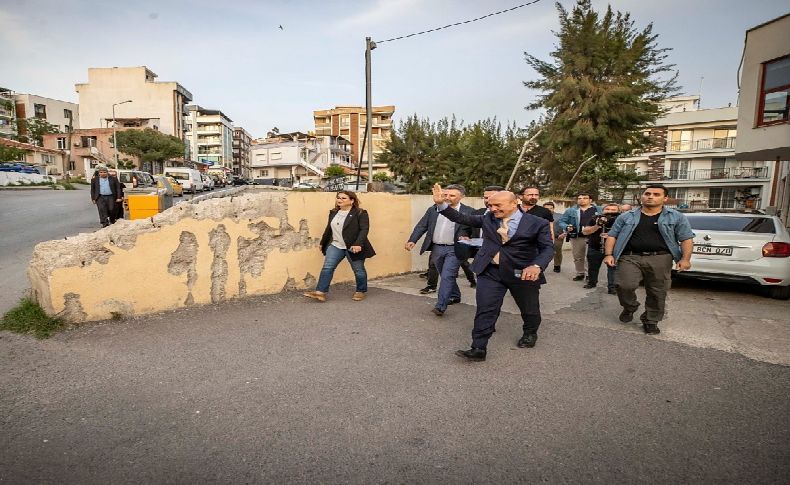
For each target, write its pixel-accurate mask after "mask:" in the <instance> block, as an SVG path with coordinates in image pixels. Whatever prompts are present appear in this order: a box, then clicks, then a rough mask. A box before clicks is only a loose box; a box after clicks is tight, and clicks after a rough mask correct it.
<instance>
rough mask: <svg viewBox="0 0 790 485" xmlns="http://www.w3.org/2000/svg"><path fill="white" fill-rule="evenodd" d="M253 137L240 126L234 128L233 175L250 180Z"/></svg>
mask: <svg viewBox="0 0 790 485" xmlns="http://www.w3.org/2000/svg"><path fill="white" fill-rule="evenodd" d="M251 142H252V136H251V135H250V134H249V133H247V130H245V129H244V128H242V127H240V126H236V127H234V128H233V175H236V176H237V177H241V178H245V179H247V178H250V143H251Z"/></svg>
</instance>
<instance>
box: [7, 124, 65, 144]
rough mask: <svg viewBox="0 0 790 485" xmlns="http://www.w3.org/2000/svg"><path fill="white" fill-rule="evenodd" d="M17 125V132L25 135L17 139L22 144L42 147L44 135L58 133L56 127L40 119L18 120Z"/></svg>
mask: <svg viewBox="0 0 790 485" xmlns="http://www.w3.org/2000/svg"><path fill="white" fill-rule="evenodd" d="M18 123H19V125H20V130H19V131H20V132H22V131H24V132H25V133H26V134H25V135H19V136H18V137H17V138H18V139H19V141H21V142H23V143H30V144H32V145H38V146H42V145H43V144H44V135H49V134H51V133H60V130H59V129H58V127H57V126H55V125H53V124H52V123H50V122H48V121H47V120H44V119H41V118H27V119H21V120H18Z"/></svg>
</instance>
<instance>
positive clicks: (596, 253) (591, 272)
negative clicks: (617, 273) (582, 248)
mask: <svg viewBox="0 0 790 485" xmlns="http://www.w3.org/2000/svg"><path fill="white" fill-rule="evenodd" d="M603 258H604V255H603V250H601V249H600V248H596V247H595V246H587V282H588V283H595V284H598V273H600V271H601V265H602V264H603ZM606 286H607V287H608V288H609V289H610V290H612V289H614V268H612V267H610V266H607V267H606Z"/></svg>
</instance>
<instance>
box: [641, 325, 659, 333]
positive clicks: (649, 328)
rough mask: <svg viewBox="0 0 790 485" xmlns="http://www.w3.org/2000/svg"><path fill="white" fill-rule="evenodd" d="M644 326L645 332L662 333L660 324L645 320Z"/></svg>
mask: <svg viewBox="0 0 790 485" xmlns="http://www.w3.org/2000/svg"><path fill="white" fill-rule="evenodd" d="M642 326H643V327H644V329H645V333H646V334H648V335H657V334H659V333H661V330H659V329H658V324H655V323H648V322H645V323H644V324H643V325H642Z"/></svg>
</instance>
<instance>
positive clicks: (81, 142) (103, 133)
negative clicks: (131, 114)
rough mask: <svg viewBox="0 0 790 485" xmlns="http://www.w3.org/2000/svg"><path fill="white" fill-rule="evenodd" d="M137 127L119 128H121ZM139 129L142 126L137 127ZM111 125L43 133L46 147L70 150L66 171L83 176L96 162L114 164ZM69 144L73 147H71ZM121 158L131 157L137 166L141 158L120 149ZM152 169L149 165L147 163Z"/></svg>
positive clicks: (64, 171) (67, 173) (76, 175)
mask: <svg viewBox="0 0 790 485" xmlns="http://www.w3.org/2000/svg"><path fill="white" fill-rule="evenodd" d="M127 129H134V128H118V131H122V130H127ZM138 129H139V128H138ZM112 141H113V138H112V128H85V129H78V130H74V131H73V132H71V133H55V134H51V135H44V148H48V149H51V150H61V151H63V152H64V153H67V154H68V158H67V159H66V160H65V162H64V168H63V175H68V176H70V177H84V176H85V174H86V173H92V172H93V168H95V167H96V165H98V164H101V165H107V166H109V167H114V166H115V150H114V148H113V143H112ZM69 146H71V149H70V150H69ZM118 160H119V161H124V160H129V161H131V162H132V163H134V164H135V166H136V167H137V168H142V167H141V166H140V160H139V159H138V158H137V157H135V156H134V155H129V154H126V153H123V152H118ZM148 169H149V170H150V167H148Z"/></svg>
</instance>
